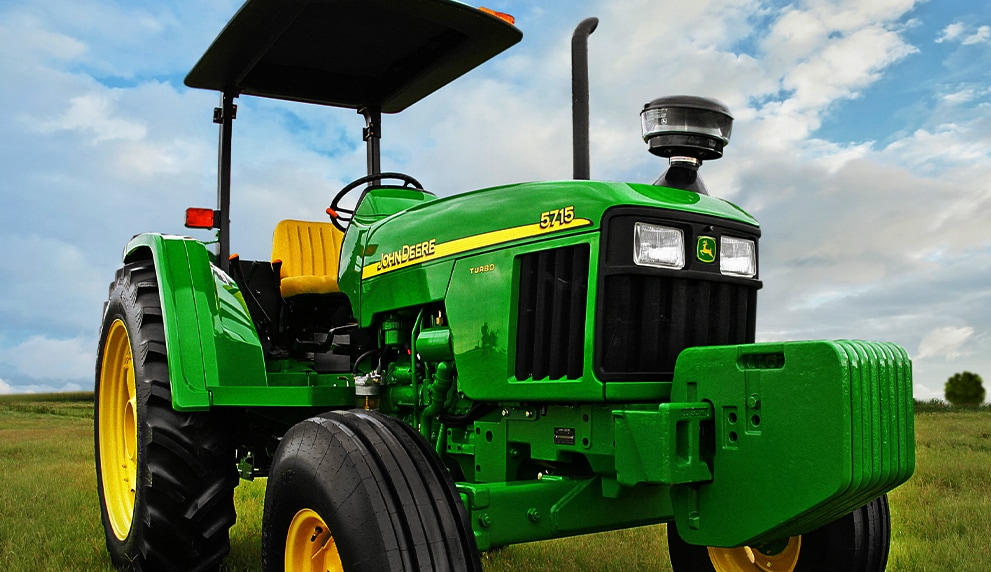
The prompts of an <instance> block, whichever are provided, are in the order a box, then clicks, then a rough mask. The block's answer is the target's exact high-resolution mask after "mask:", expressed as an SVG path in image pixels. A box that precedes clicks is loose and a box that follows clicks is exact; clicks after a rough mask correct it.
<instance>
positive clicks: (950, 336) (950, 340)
mask: <svg viewBox="0 0 991 572" xmlns="http://www.w3.org/2000/svg"><path fill="white" fill-rule="evenodd" d="M973 335H974V328H972V327H970V326H962V327H957V326H945V327H942V328H936V329H935V330H932V331H931V332H929V333H928V334H926V335H925V336H924V337H923V338H922V341H921V342H919V353H918V355H917V356H916V359H923V358H928V357H936V358H940V357H941V358H944V359H946V360H947V361H949V360H953V359H956V358H958V357H960V356H962V355H966V350H964V349H963V346H964V345H965V344H966V343H967V340H969V339H970V338H971V336H973Z"/></svg>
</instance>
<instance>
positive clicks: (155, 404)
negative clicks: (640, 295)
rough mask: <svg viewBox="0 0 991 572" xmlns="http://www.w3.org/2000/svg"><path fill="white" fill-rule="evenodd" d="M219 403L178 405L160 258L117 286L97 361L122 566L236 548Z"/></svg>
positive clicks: (98, 426) (132, 268)
mask: <svg viewBox="0 0 991 572" xmlns="http://www.w3.org/2000/svg"><path fill="white" fill-rule="evenodd" d="M220 415H221V414H219V413H214V412H209V413H180V412H177V411H174V410H173V409H172V392H171V388H170V384H169V370H168V364H167V361H166V349H165V329H164V325H163V323H162V307H161V302H160V300H159V287H158V283H157V279H156V276H155V270H154V267H153V266H152V263H151V261H139V262H134V263H130V264H127V265H125V266H124V267H123V268H122V269H120V270H118V271H117V277H116V279H115V280H114V282H113V284H111V286H110V298H109V300H108V302H107V306H106V310H105V315H104V319H103V329H102V332H101V334H100V351H99V357H98V358H97V365H96V411H95V420H94V426H95V427H94V428H95V445H96V476H97V489H98V491H99V495H100V508H101V512H102V516H103V526H104V530H105V532H106V540H107V549H108V550H109V551H110V556H111V559H112V560H113V563H114V565H115V566H118V567H121V568H124V569H127V570H137V571H151V570H156V571H157V570H162V571H183V572H186V571H193V570H197V571H199V570H215V569H217V568H218V567H219V566H220V564H221V563H222V561H223V559H224V557H225V556H226V555H227V553H228V552H229V551H230V539H229V536H228V531H229V529H230V527H231V525H232V524H234V519H235V515H234V487H235V486H236V485H237V482H238V477H237V470H236V465H235V459H234V450H233V446H232V442H231V439H230V437H228V435H229V434H230V427H227V426H225V424H224V422H223V419H222V418H221V416H220Z"/></svg>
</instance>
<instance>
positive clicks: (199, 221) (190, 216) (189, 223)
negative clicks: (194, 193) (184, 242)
mask: <svg viewBox="0 0 991 572" xmlns="http://www.w3.org/2000/svg"><path fill="white" fill-rule="evenodd" d="M215 219H216V212H215V211H214V210H213V209H198V208H188V209H186V228H216V227H215V226H214V223H215V222H216V221H215Z"/></svg>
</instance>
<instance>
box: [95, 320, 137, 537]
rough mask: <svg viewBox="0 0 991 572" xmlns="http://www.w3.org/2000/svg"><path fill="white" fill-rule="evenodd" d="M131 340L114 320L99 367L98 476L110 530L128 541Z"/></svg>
mask: <svg viewBox="0 0 991 572" xmlns="http://www.w3.org/2000/svg"><path fill="white" fill-rule="evenodd" d="M132 361H133V360H132V355H131V340H130V337H129V336H128V334H127V327H126V326H125V325H124V323H123V322H122V321H120V320H115V321H114V323H113V324H111V326H110V331H109V332H108V333H107V339H106V342H105V345H104V348H103V363H102V364H101V367H100V395H99V401H100V402H99V408H100V413H99V415H100V418H99V430H100V474H101V476H102V478H101V486H102V487H103V497H104V499H105V504H106V508H107V517H108V519H109V520H110V527H111V528H112V529H113V532H114V536H116V537H117V539H118V540H124V539H125V538H127V535H128V533H129V532H130V530H131V521H132V520H133V517H134V494H135V490H136V486H137V482H136V481H137V474H138V420H137V392H136V390H135V383H134V367H133V363H132Z"/></svg>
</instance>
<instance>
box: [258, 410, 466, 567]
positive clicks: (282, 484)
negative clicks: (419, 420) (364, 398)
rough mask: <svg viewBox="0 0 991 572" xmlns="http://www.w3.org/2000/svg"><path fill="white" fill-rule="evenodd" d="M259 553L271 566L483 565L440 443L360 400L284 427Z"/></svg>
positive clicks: (269, 481)
mask: <svg viewBox="0 0 991 572" xmlns="http://www.w3.org/2000/svg"><path fill="white" fill-rule="evenodd" d="M262 561H263V564H264V569H265V570H266V572H282V571H283V570H289V569H292V570H293V572H312V571H316V570H320V571H321V572H322V571H325V570H344V571H347V572H359V571H369V572H386V571H403V572H411V571H431V572H433V571H445V570H451V571H461V570H464V571H471V572H476V571H477V572H480V571H481V563H480V561H479V557H478V550H477V548H476V546H475V537H474V534H473V532H472V529H471V526H470V524H469V523H468V518H467V513H466V511H465V509H464V505H462V503H461V500H460V497H459V496H458V493H457V491H456V489H455V487H454V482H453V480H452V479H451V477H450V475H449V473H448V472H447V470H446V469H445V468H444V467H443V465H442V463H441V461H440V459H439V458H438V457H437V455H436V453H434V451H433V450H432V449H431V448H430V446H429V445H428V444H427V442H426V441H425V440H424V439H423V438H422V437H421V436H420V435H419V434H418V433H416V432H414V431H413V430H412V428H411V427H409V426H408V425H406V424H405V423H402V422H400V421H397V420H395V419H392V418H389V417H386V416H384V415H382V414H379V413H376V412H373V411H363V410H354V411H348V412H332V413H328V414H326V415H323V416H320V417H314V418H311V419H307V420H305V421H302V422H300V423H298V424H296V425H295V426H293V427H292V428H291V429H290V430H289V431H288V433H286V435H285V437H284V438H283V439H282V442H281V443H280V444H279V447H278V449H277V450H276V452H275V457H274V459H273V460H272V470H271V473H270V474H269V479H268V488H267V489H266V492H265V513H264V518H263V522H262ZM287 563H288V566H287Z"/></svg>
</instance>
